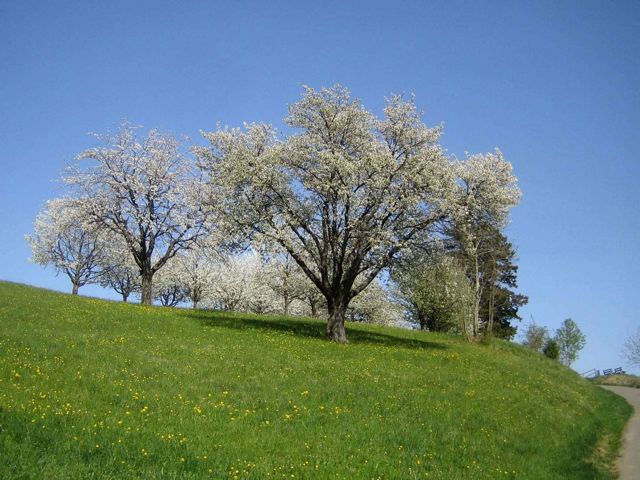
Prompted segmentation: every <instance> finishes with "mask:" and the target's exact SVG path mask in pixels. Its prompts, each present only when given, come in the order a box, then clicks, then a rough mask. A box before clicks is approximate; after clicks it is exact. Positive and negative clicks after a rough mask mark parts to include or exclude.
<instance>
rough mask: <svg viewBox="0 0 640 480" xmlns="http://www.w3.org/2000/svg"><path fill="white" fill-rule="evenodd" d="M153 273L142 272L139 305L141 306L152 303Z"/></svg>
mask: <svg viewBox="0 0 640 480" xmlns="http://www.w3.org/2000/svg"><path fill="white" fill-rule="evenodd" d="M152 283H153V273H151V271H150V270H149V271H146V272H145V271H143V272H142V296H141V299H140V303H142V304H143V305H151V304H152V303H153V291H152Z"/></svg>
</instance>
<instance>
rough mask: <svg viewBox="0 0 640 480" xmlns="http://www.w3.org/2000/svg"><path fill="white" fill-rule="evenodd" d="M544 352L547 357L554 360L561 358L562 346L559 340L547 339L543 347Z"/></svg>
mask: <svg viewBox="0 0 640 480" xmlns="http://www.w3.org/2000/svg"><path fill="white" fill-rule="evenodd" d="M542 353H544V354H545V355H546V356H547V357H549V358H551V359H552V360H559V359H560V347H559V346H558V342H556V341H555V340H553V339H549V340H547V343H546V344H545V346H544V348H543V349H542Z"/></svg>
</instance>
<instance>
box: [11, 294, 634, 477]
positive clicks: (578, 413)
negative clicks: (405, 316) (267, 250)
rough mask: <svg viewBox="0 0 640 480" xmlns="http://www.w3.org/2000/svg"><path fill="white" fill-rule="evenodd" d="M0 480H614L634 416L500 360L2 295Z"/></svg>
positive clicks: (210, 318)
mask: <svg viewBox="0 0 640 480" xmlns="http://www.w3.org/2000/svg"><path fill="white" fill-rule="evenodd" d="M0 328H1V330H0V332H1V333H0V458H1V459H2V461H1V462H0V478H7V479H8V478H38V479H40V478H47V479H56V478H60V479H62V478H64V479H67V478H118V479H120V478H145V479H150V478H234V479H235V478H314V479H315V478H392V479H395V478H441V479H460V478H464V479H476V478H478V479H479V478H483V479H484V478H491V479H493V478H532V479H547V480H548V479H589V478H613V477H614V476H613V475H612V474H611V472H610V471H609V470H608V466H609V465H610V464H611V461H612V459H613V457H614V451H615V449H616V448H617V447H618V443H619V438H620V432H621V430H622V428H623V425H624V423H625V421H626V419H627V418H628V416H629V415H630V410H631V409H630V407H629V406H628V404H626V403H625V402H624V401H622V400H621V399H620V398H618V397H616V396H615V395H613V394H611V393H609V392H607V391H604V390H603V389H600V388H598V387H595V386H593V385H592V384H591V383H590V382H588V381H587V380H583V379H581V378H580V377H579V376H578V375H576V374H575V373H574V372H572V371H570V370H568V369H566V368H563V367H561V366H560V365H559V364H557V363H554V362H552V361H549V360H547V359H545V358H544V357H542V356H540V355H537V354H534V353H531V352H529V351H526V350H525V349H523V348H520V347H518V346H514V345H509V344H507V343H505V342H494V343H493V344H491V345H469V344H467V343H465V342H463V341H461V340H459V339H457V338H454V337H449V336H444V335H434V334H427V333H424V332H413V331H405V330H400V329H391V328H382V327H375V326H365V325H349V331H348V335H349V338H350V340H351V343H350V344H349V345H346V346H345V345H337V344H333V343H329V342H326V341H325V340H323V339H322V333H323V324H322V323H320V322H316V321H312V320H305V319H293V318H278V317H259V316H250V315H235V314H229V313H219V312H218V313H215V312H203V311H184V310H175V309H164V308H154V307H142V306H138V305H124V304H118V303H111V302H106V301H101V300H96V299H89V298H73V297H71V296H68V295H63V294H58V293H53V292H49V291H44V290H39V289H34V288H30V287H26V286H21V285H16V284H11V283H6V282H0Z"/></svg>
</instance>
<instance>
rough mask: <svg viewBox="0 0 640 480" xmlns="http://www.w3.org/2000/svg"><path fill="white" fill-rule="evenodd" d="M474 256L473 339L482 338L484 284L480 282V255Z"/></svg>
mask: <svg viewBox="0 0 640 480" xmlns="http://www.w3.org/2000/svg"><path fill="white" fill-rule="evenodd" d="M474 253H475V256H474V267H475V270H474V274H475V281H474V283H475V285H474V305H473V325H472V332H471V336H472V338H473V340H477V339H478V338H480V302H481V301H482V285H481V284H480V268H479V265H478V255H477V253H476V252H474Z"/></svg>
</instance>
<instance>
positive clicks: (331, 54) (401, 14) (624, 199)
mask: <svg viewBox="0 0 640 480" xmlns="http://www.w3.org/2000/svg"><path fill="white" fill-rule="evenodd" d="M639 52H640V3H638V2H631V1H629V2H624V1H616V2H589V1H576V2H567V1H563V2H557V1H549V2H531V4H530V5H529V6H526V5H525V2H503V3H499V2H487V3H484V2H463V3H457V2H450V1H442V2H421V1H416V2H397V1H396V2H386V3H383V2H347V1H337V2H302V1H295V2H294V1H291V2H226V3H225V2H189V1H185V2H178V1H175V2H159V1H154V2H134V1H126V2H125V1H123V2H116V1H109V2H86V1H83V2H80V1H78V2H62V1H60V2H36V1H33V2H29V1H19V2H18V1H6V0H5V1H1V0H0V111H1V114H0V162H1V167H2V169H1V172H2V173H1V175H0V240H1V242H2V248H1V249H0V278H2V279H7V280H13V281H19V282H25V283H30V284H34V285H40V286H45V287H50V288H55V289H60V290H65V291H66V290H68V289H69V285H68V281H67V280H66V279H65V278H62V277H59V278H56V277H55V276H54V274H53V272H52V271H51V270H43V269H42V268H41V267H39V266H36V265H31V264H30V263H28V261H27V259H28V257H29V255H30V252H29V249H28V247H27V244H26V243H25V241H24V239H23V236H24V234H25V233H28V232H30V231H31V228H32V222H33V219H34V217H35V216H36V214H37V212H38V210H39V209H40V208H41V206H42V204H43V202H44V201H45V200H47V199H48V198H52V197H54V196H56V195H59V194H60V192H61V185H59V183H57V182H56V179H57V178H58V176H59V173H60V171H61V169H62V168H63V166H64V165H65V164H66V163H67V162H69V161H70V160H71V159H72V158H73V156H74V155H75V154H76V153H78V152H79V151H80V150H82V149H83V148H86V147H87V146H89V145H91V144H92V143H91V142H92V141H91V139H90V138H89V137H88V136H87V135H86V134H87V133H88V132H103V131H105V130H107V129H108V128H110V127H113V126H114V125H115V124H117V123H118V122H119V121H120V120H122V119H125V118H126V119H129V120H130V121H131V122H133V123H136V124H142V125H144V126H146V127H158V128H161V129H164V130H169V131H172V132H176V133H184V134H187V135H189V136H191V137H192V138H193V139H194V140H197V141H199V138H198V131H199V129H212V128H213V127H214V125H215V123H216V122H218V121H219V122H222V123H223V124H229V125H238V124H240V123H241V122H242V121H266V122H271V123H274V124H276V125H282V124H281V119H282V118H283V117H284V115H285V114H286V106H287V104H288V103H291V102H293V101H295V100H296V99H297V98H298V97H299V95H300V92H301V85H302V84H309V85H311V86H314V87H321V86H328V85H331V84H333V83H336V82H339V83H342V84H344V85H346V86H348V87H349V88H350V89H351V90H352V92H353V94H354V95H355V96H357V97H359V98H361V99H362V100H363V102H364V103H365V105H366V106H368V107H369V108H371V109H374V110H376V111H380V109H381V107H382V100H383V97H384V96H385V95H388V94H389V93H392V92H405V93H415V95H416V98H417V102H418V104H419V105H420V106H421V107H422V108H424V109H425V111H426V117H425V118H426V121H427V123H430V124H435V123H439V122H441V121H443V122H444V124H445V135H444V139H443V142H444V144H445V146H446V147H447V148H448V149H449V151H450V152H451V153H452V154H456V155H458V156H463V155H464V152H465V151H470V152H477V151H481V152H484V151H488V150H491V149H493V148H494V147H496V146H497V147H499V148H500V149H501V150H502V151H503V152H504V154H505V155H506V157H507V158H508V159H509V160H510V161H511V162H512V163H513V165H514V168H515V172H516V174H517V175H518V177H519V179H520V185H521V187H522V190H523V192H524V197H523V200H522V203H521V205H520V206H519V207H517V208H516V209H515V211H514V212H513V217H512V225H511V226H510V228H509V231H508V234H509V236H510V238H511V239H512V240H513V242H514V243H515V245H516V246H517V247H518V252H519V257H520V286H521V291H522V292H523V293H525V294H527V295H529V297H530V303H529V305H528V306H527V307H526V308H525V309H524V310H523V311H522V313H523V316H524V318H525V319H526V320H528V319H529V318H530V316H533V317H534V318H535V320H536V322H537V323H539V324H543V325H547V326H548V327H550V328H551V329H555V328H556V327H557V326H558V325H559V324H560V323H561V322H562V320H563V319H565V318H567V317H572V318H573V319H574V320H576V322H577V323H578V324H579V325H580V326H581V327H582V329H583V330H584V331H585V333H586V334H587V341H588V343H587V347H586V349H585V350H584V351H583V353H582V355H581V358H580V360H579V361H578V362H577V364H576V365H575V368H576V370H579V371H583V370H587V369H589V368H592V367H596V368H601V369H602V368H608V367H616V366H619V365H622V364H623V361H622V360H621V358H620V355H619V350H620V347H621V345H622V343H623V339H624V337H625V336H627V335H628V334H630V333H631V332H633V331H634V330H635V329H636V328H638V326H640V314H639V312H640V288H639V286H638V278H639V271H640V250H639V247H640V245H639V240H640V215H639V212H638V205H639V203H640V202H639V200H640V198H639V194H638V187H637V182H638V179H640V159H639V158H638V154H639V142H638V136H639V134H638V131H639V130H638V129H639V128H640V61H638V58H639V57H638V54H639ZM81 293H85V294H94V295H95V294H102V295H104V292H100V291H99V290H97V289H96V288H95V287H94V288H86V287H85V288H83V289H82V290H81ZM0 301H1V299H0Z"/></svg>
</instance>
